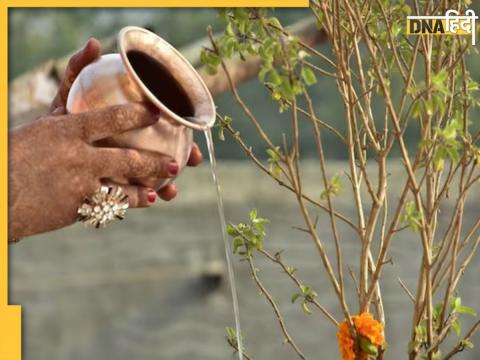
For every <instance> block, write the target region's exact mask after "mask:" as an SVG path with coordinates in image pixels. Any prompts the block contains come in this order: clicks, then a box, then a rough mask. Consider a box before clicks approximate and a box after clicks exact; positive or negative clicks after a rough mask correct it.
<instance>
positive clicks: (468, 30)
mask: <svg viewBox="0 0 480 360" xmlns="http://www.w3.org/2000/svg"><path fill="white" fill-rule="evenodd" d="M477 19H478V16H476V15H475V12H474V11H473V10H471V9H469V10H466V11H465V14H464V15H461V14H460V13H459V12H458V11H456V10H448V11H447V12H446V13H445V16H407V34H408V35H457V36H458V35H463V36H465V35H469V36H471V37H472V45H475V38H476V20H477Z"/></svg>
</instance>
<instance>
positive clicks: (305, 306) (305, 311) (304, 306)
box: [302, 302, 312, 315]
mask: <svg viewBox="0 0 480 360" xmlns="http://www.w3.org/2000/svg"><path fill="white" fill-rule="evenodd" d="M302 310H303V312H304V313H305V315H311V314H312V311H311V310H310V309H309V308H308V306H307V303H306V302H303V303H302Z"/></svg>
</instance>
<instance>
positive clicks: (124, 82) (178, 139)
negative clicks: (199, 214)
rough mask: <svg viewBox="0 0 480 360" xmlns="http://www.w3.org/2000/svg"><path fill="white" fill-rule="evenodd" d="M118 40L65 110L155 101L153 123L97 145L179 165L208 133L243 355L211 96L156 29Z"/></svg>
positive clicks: (87, 72)
mask: <svg viewBox="0 0 480 360" xmlns="http://www.w3.org/2000/svg"><path fill="white" fill-rule="evenodd" d="M117 46H118V50H119V53H114V54H107V55H103V56H101V57H100V58H99V59H98V60H97V61H95V62H94V63H92V64H90V65H88V66H86V67H85V68H84V69H83V70H82V71H81V72H80V74H79V75H78V77H77V78H76V79H75V81H74V82H73V84H72V87H71V90H70V93H69V95H68V99H67V111H68V112H70V113H79V112H83V111H87V110H93V109H98V108H102V107H106V106H112V105H120V104H126V103H131V102H144V103H145V102H148V103H151V104H153V105H154V106H155V107H157V108H158V109H159V111H160V114H159V119H158V121H157V122H156V123H155V124H154V125H151V126H148V127H145V128H141V129H136V130H131V131H127V132H124V133H122V134H119V135H115V136H114V137H111V138H107V139H102V140H101V141H98V142H97V143H96V144H95V145H97V146H107V147H112V146H113V147H125V148H135V149H143V150H149V151H155V152H158V153H162V154H165V155H169V156H171V157H173V158H174V159H175V160H176V161H177V163H178V164H179V168H180V170H181V169H183V168H184V167H185V165H186V163H187V160H188V157H189V155H190V152H191V149H192V144H193V130H199V131H203V132H204V133H205V137H206V141H207V145H208V151H209V158H210V164H211V170H212V178H213V181H214V184H215V188H216V192H217V204H218V210H219V216H220V223H221V231H222V238H223V241H224V246H225V253H226V260H227V268H228V276H229V281H230V288H231V291H232V300H233V310H234V314H235V326H236V332H237V344H238V356H239V359H240V360H242V359H243V355H242V342H241V337H240V333H241V332H240V320H239V310H238V299H237V293H236V286H235V278H234V273H233V267H232V262H231V259H230V257H231V252H230V245H229V242H228V237H227V233H226V225H225V215H224V212H223V203H222V198H221V193H220V185H219V183H218V177H217V174H216V164H215V153H214V148H213V141H212V134H211V131H210V129H211V127H212V126H213V124H214V123H215V105H214V103H213V99H212V96H211V94H210V92H209V91H208V88H207V86H206V85H205V83H204V82H203V80H202V78H201V76H200V75H199V74H198V73H197V71H196V70H195V69H194V67H193V66H192V65H191V64H190V63H189V62H188V60H186V59H185V58H184V57H183V55H182V54H180V52H179V51H178V50H176V49H175V48H174V47H173V46H172V45H170V44H169V43H168V42H166V41H165V40H163V39H162V38H161V37H159V36H158V35H156V34H154V33H152V32H150V31H148V30H146V29H143V28H139V27H134V26H129V27H126V28H123V29H122V30H121V31H120V32H119V34H118V39H117ZM113 180H114V181H115V182H116V183H119V184H126V183H128V182H134V183H135V184H141V185H144V186H147V187H152V188H155V189H157V190H158V189H160V188H162V187H163V186H165V185H166V184H167V183H168V182H169V181H170V180H169V179H151V178H148V179H145V178H142V179H117V178H116V179H113Z"/></svg>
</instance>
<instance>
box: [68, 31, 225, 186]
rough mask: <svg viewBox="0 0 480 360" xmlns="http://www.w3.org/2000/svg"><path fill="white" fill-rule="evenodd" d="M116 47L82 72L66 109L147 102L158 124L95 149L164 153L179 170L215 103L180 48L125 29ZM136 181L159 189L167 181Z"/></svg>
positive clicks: (101, 143)
mask: <svg viewBox="0 0 480 360" xmlns="http://www.w3.org/2000/svg"><path fill="white" fill-rule="evenodd" d="M117 45H118V50H119V53H118V54H117V53H115V54H107V55H103V56H101V57H100V58H99V59H98V60H97V61H95V62H94V63H92V64H90V65H88V66H86V67H85V68H84V69H83V70H82V71H81V72H80V74H79V75H78V77H77V78H76V79H75V81H74V83H73V84H72V87H71V90H70V93H69V95H68V99H67V111H68V112H70V113H79V112H84V111H88V110H93V109H98V108H102V107H106V106H111V105H119V104H126V103H129V102H149V103H151V104H153V105H154V106H155V107H157V108H158V109H159V111H160V115H159V119H158V121H157V123H155V124H154V125H151V126H148V127H145V128H141V129H135V130H130V131H128V132H125V133H123V134H120V135H116V136H114V137H112V138H108V139H103V140H101V141H99V142H98V143H97V144H96V145H98V146H115V147H128V148H135V149H143V150H149V151H154V152H158V153H162V154H165V155H169V156H172V157H173V158H174V159H175V160H176V161H177V163H178V164H179V168H180V169H183V168H184V167H185V165H186V162H187V160H188V157H189V154H190V151H191V148H192V144H193V130H201V131H206V130H208V129H210V128H211V127H212V126H213V124H214V122H215V105H214V103H213V99H212V96H211V94H210V92H209V91H208V88H207V86H206V85H205V83H204V82H203V80H202V78H201V77H200V75H199V74H198V73H197V71H196V70H195V69H194V68H193V66H192V65H191V64H190V63H189V62H188V60H186V59H185V58H184V57H183V56H182V55H181V54H180V52H179V51H178V50H176V49H175V48H174V47H173V46H172V45H170V44H169V43H168V42H166V41H165V40H163V39H162V38H160V37H159V36H158V35H156V34H154V33H152V32H150V31H148V30H145V29H142V28H139V27H133V26H129V27H126V28H123V29H122V30H121V31H120V33H119V34H118V40H117ZM115 180H116V181H118V182H120V183H124V182H126V181H127V180H126V179H115ZM130 181H131V180H130ZM134 182H136V183H140V184H142V185H145V186H148V187H153V188H156V189H160V188H161V187H163V186H164V185H166V184H167V183H168V180H166V179H136V180H134Z"/></svg>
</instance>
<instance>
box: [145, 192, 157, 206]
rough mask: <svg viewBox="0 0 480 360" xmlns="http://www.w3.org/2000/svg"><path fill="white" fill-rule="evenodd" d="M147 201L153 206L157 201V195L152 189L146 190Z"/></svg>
mask: <svg viewBox="0 0 480 360" xmlns="http://www.w3.org/2000/svg"><path fill="white" fill-rule="evenodd" d="M147 200H148V202H149V203H150V204H153V203H154V202H155V201H156V200H157V193H156V192H155V191H154V190H153V189H149V190H148V193H147Z"/></svg>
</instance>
